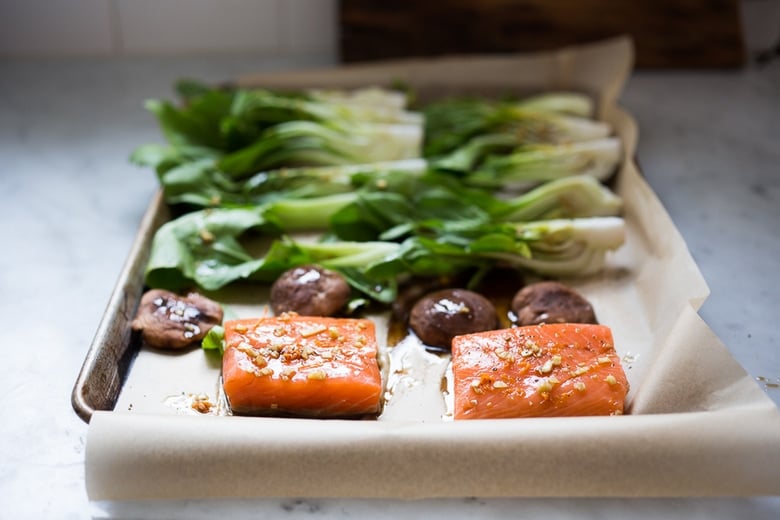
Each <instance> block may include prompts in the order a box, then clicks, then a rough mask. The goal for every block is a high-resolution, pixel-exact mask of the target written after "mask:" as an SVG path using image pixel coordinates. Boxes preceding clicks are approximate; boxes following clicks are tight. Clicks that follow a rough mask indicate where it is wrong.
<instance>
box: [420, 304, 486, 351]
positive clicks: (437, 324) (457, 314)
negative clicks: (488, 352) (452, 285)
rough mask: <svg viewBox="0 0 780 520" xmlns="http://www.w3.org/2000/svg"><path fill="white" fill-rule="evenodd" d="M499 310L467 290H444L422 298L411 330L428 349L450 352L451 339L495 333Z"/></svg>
mask: <svg viewBox="0 0 780 520" xmlns="http://www.w3.org/2000/svg"><path fill="white" fill-rule="evenodd" d="M497 324H498V318H497V315H496V309H495V307H494V306H493V304H492V303H491V302H490V301H489V300H488V299H487V298H485V297H484V296H482V295H481V294H477V293H475V292H473V291H468V290H466V289H443V290H440V291H435V292H433V293H430V294H428V295H427V296H424V297H423V298H421V299H420V300H419V301H418V302H417V303H415V305H414V307H412V312H411V315H410V318H409V326H410V327H411V328H412V330H413V331H414V333H415V334H417V336H418V337H419V338H420V340H421V341H422V342H423V343H425V344H426V345H429V346H433V347H441V348H446V349H449V348H450V343H451V342H452V338H454V337H455V336H459V335H461V334H471V333H473V332H482V331H485V330H491V329H495V328H496V326H497Z"/></svg>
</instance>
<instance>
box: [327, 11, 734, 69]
mask: <svg viewBox="0 0 780 520" xmlns="http://www.w3.org/2000/svg"><path fill="white" fill-rule="evenodd" d="M339 16H340V27H341V39H340V50H341V56H342V60H343V61H345V62H356V61H372V60H378V59H387V58H403V57H412V56H441V55H445V54H484V53H502V52H527V51H539V50H549V49H553V48H558V47H561V46H566V45H572V44H581V43H588V42H592V41H596V40H599V39H603V38H608V37H612V36H617V35H623V34H627V35H630V36H631V37H632V38H633V39H634V42H635V45H636V66H637V67H646V68H650V67H655V68H659V67H674V68H680V67H735V66H740V65H742V64H744V62H745V49H744V42H743V37H742V30H741V25H740V15H739V4H738V2H737V1H736V0H658V1H652V0H638V1H635V2H615V1H610V0H556V1H549V0H548V1H545V0H480V1H477V0H450V1H448V2H440V1H439V2H437V1H434V0H419V1H412V0H341V3H340V11H339Z"/></svg>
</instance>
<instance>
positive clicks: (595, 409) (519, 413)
mask: <svg viewBox="0 0 780 520" xmlns="http://www.w3.org/2000/svg"><path fill="white" fill-rule="evenodd" d="M452 370H453V377H454V385H453V386H454V394H455V395H454V418H455V419H490V418H516V417H555V416H583V415H620V414H622V413H623V407H624V405H625V399H626V394H627V393H628V379H627V378H626V374H625V372H624V371H623V367H622V366H621V364H620V358H619V357H618V355H617V353H616V352H615V347H614V341H613V339H612V331H611V330H610V329H609V327H607V326H604V325H590V324H573V323H560V324H557V323H556V324H548V325H532V326H527V327H515V328H511V329H503V330H492V331H488V332H479V333H475V334H467V335H463V336H456V337H455V338H454V339H453V340H452Z"/></svg>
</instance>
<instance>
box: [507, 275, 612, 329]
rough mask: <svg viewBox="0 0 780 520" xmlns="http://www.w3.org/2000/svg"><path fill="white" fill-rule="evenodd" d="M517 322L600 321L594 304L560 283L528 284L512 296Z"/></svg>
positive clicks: (513, 310)
mask: <svg viewBox="0 0 780 520" xmlns="http://www.w3.org/2000/svg"><path fill="white" fill-rule="evenodd" d="M512 312H513V313H514V314H515V316H516V317H517V324H518V325H538V324H540V323H598V321H597V320H596V314H595V312H594V311H593V306H591V304H590V302H588V300H586V299H585V298H584V297H583V296H582V295H581V294H579V293H578V292H577V291H575V290H574V289H572V288H571V287H567V286H566V285H563V284H562V283H560V282H553V281H548V282H538V283H533V284H530V285H527V286H525V287H524V288H522V289H521V290H520V291H518V292H517V294H516V295H515V297H514V298H513V299H512Z"/></svg>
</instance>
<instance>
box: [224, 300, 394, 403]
mask: <svg viewBox="0 0 780 520" xmlns="http://www.w3.org/2000/svg"><path fill="white" fill-rule="evenodd" d="M222 380H223V381H222V384H223V388H224V390H225V395H226V396H227V399H228V402H229V403H230V407H231V409H232V410H233V412H234V413H238V414H252V415H294V416H303V417H345V416H357V415H364V414H375V413H377V412H378V411H379V408H380V397H381V394H382V380H381V375H380V371H379V364H378V362H377V343H376V334H375V329H374V324H373V322H371V321H370V320H363V319H339V318H321V317H309V316H298V315H295V314H288V315H285V314H283V315H281V316H279V317H267V318H259V319H244V320H232V321H227V322H225V353H224V356H223V358H222Z"/></svg>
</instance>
